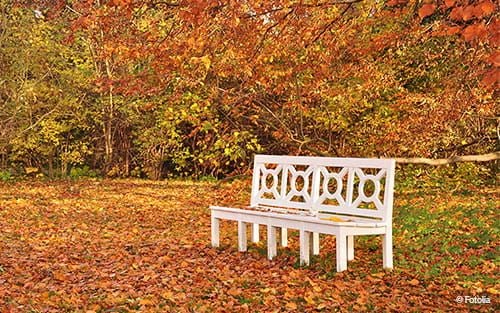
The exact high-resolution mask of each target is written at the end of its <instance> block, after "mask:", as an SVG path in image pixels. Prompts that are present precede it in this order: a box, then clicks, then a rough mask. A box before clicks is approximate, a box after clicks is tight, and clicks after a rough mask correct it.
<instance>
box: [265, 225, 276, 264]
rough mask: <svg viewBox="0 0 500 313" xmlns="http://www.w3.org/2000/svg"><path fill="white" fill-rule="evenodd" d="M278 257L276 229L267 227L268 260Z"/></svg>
mask: <svg viewBox="0 0 500 313" xmlns="http://www.w3.org/2000/svg"><path fill="white" fill-rule="evenodd" d="M277 255H278V251H277V247H276V227H274V226H271V225H267V258H268V259H269V260H272V259H273V258H274V257H275V256H277Z"/></svg>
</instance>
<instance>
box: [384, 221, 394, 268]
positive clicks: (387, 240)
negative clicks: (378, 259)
mask: <svg viewBox="0 0 500 313" xmlns="http://www.w3.org/2000/svg"><path fill="white" fill-rule="evenodd" d="M382 258H383V266H384V268H386V269H392V268H393V264H392V229H391V228H389V229H387V230H386V233H385V234H384V235H382Z"/></svg>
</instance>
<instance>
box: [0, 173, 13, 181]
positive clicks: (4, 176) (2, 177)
mask: <svg viewBox="0 0 500 313" xmlns="http://www.w3.org/2000/svg"><path fill="white" fill-rule="evenodd" d="M12 179H13V177H12V173H11V172H10V171H0V181H3V182H6V181H9V180H12Z"/></svg>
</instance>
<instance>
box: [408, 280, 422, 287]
mask: <svg viewBox="0 0 500 313" xmlns="http://www.w3.org/2000/svg"><path fill="white" fill-rule="evenodd" d="M409 283H410V285H412V286H418V285H419V284H420V282H419V281H418V279H412V280H410V282H409Z"/></svg>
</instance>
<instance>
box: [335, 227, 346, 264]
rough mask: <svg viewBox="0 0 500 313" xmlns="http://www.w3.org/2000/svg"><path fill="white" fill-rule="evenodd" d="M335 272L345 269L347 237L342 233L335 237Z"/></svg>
mask: <svg viewBox="0 0 500 313" xmlns="http://www.w3.org/2000/svg"><path fill="white" fill-rule="evenodd" d="M336 237H337V251H336V252H337V272H342V271H345V270H346V269H347V251H346V250H347V242H346V241H347V240H346V239H347V236H346V235H345V234H343V233H340V234H338V235H337V236H336Z"/></svg>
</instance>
